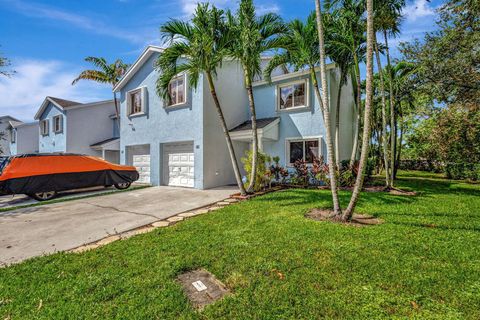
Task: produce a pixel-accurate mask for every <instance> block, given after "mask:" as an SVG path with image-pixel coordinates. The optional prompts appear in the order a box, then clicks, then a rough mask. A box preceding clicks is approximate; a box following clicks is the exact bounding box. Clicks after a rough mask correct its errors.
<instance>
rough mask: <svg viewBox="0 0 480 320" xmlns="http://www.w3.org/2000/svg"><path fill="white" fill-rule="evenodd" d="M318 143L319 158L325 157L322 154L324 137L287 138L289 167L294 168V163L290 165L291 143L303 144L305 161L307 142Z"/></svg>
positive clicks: (286, 155) (286, 146)
mask: <svg viewBox="0 0 480 320" xmlns="http://www.w3.org/2000/svg"><path fill="white" fill-rule="evenodd" d="M315 140H316V141H318V157H321V156H323V152H322V136H314V137H297V138H286V139H285V163H286V166H287V167H293V165H294V164H293V163H290V143H291V142H303V157H302V159H303V160H305V142H306V141H315ZM307 165H309V166H310V165H312V163H307Z"/></svg>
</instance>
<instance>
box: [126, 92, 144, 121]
mask: <svg viewBox="0 0 480 320" xmlns="http://www.w3.org/2000/svg"><path fill="white" fill-rule="evenodd" d="M137 91H138V92H139V93H140V108H141V111H140V112H135V113H131V111H132V101H131V95H132V94H133V93H136V92H137ZM146 92H147V87H146V86H141V87H137V88H135V89H132V90H129V91H127V93H126V102H127V117H129V118H130V117H136V116H142V115H145V114H146V113H147V112H146V99H147V94H146Z"/></svg>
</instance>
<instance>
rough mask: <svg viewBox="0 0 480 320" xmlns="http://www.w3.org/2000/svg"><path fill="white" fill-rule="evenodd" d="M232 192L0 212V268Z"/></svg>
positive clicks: (184, 192)
mask: <svg viewBox="0 0 480 320" xmlns="http://www.w3.org/2000/svg"><path fill="white" fill-rule="evenodd" d="M235 192H236V188H234V187H223V188H216V189H210V190H196V189H186V188H172V187H151V188H145V189H139V190H133V191H130V192H120V193H114V194H110V195H103V196H98V197H92V198H86V199H78V200H71V201H66V202H61V203H55V204H49V205H42V206H37V207H30V208H24V209H18V210H14V211H6V212H0V266H1V265H5V264H11V263H15V262H19V261H22V260H25V259H28V258H31V257H35V256H39V255H43V254H50V253H54V252H57V251H64V250H69V249H72V248H75V247H78V246H80V245H83V244H86V243H90V242H93V241H96V240H99V239H102V238H104V237H106V236H109V235H112V234H115V233H118V232H123V231H127V230H130V229H134V228H137V227H140V226H143V225H146V224H149V223H152V222H154V221H157V220H161V219H165V218H168V217H170V216H173V215H176V214H178V213H180V212H184V211H188V210H192V209H194V208H198V207H202V206H206V205H208V204H210V203H213V202H217V201H219V200H223V199H225V198H228V197H229V196H230V195H231V194H233V193H235Z"/></svg>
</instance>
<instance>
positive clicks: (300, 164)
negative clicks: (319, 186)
mask: <svg viewBox="0 0 480 320" xmlns="http://www.w3.org/2000/svg"><path fill="white" fill-rule="evenodd" d="M293 167H294V169H295V171H294V172H293V173H292V175H291V179H290V183H292V184H300V185H302V186H306V185H308V180H309V170H308V166H307V163H306V162H305V161H303V160H297V161H295V163H294V164H293Z"/></svg>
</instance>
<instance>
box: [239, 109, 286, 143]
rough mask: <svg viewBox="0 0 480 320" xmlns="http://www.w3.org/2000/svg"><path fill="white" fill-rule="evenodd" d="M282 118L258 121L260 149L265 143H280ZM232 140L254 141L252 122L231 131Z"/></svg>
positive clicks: (246, 122)
mask: <svg viewBox="0 0 480 320" xmlns="http://www.w3.org/2000/svg"><path fill="white" fill-rule="evenodd" d="M279 123H280V118H278V117H274V118H264V119H257V134H258V143H259V148H260V149H262V147H263V141H278V132H279V126H278V125H279ZM230 138H231V139H232V140H233V141H240V142H251V141H252V121H251V120H249V121H245V122H244V123H242V124H240V125H239V126H237V127H235V128H233V129H232V130H230Z"/></svg>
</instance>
